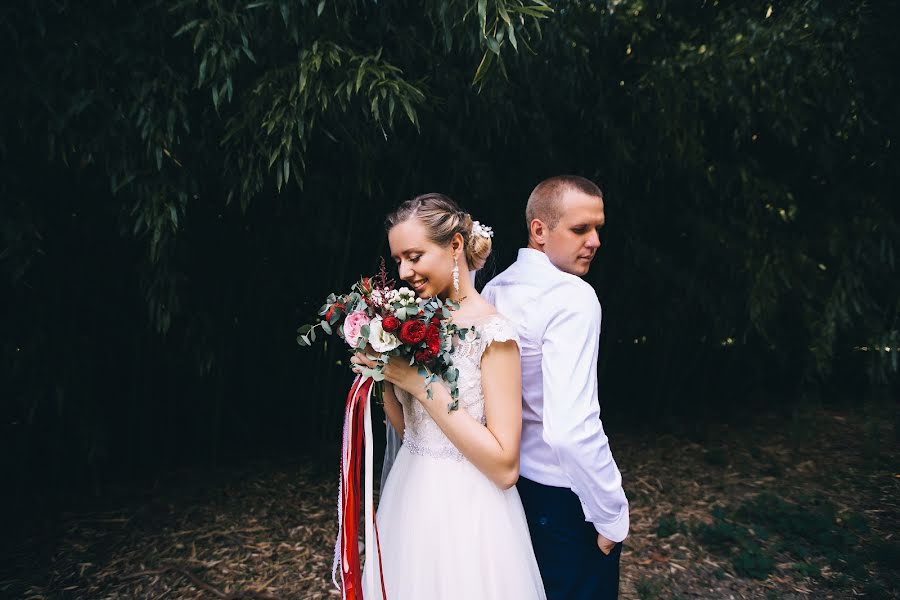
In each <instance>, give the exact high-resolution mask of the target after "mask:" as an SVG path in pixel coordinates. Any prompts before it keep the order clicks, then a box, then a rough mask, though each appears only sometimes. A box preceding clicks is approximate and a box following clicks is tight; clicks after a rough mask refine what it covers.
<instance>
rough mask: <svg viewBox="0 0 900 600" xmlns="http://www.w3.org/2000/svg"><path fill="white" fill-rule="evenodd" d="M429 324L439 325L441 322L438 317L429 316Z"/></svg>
mask: <svg viewBox="0 0 900 600" xmlns="http://www.w3.org/2000/svg"><path fill="white" fill-rule="evenodd" d="M431 324H432V325H440V324H441V319H440V317H431Z"/></svg>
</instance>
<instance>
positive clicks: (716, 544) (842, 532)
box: [660, 493, 900, 579]
mask: <svg viewBox="0 0 900 600" xmlns="http://www.w3.org/2000/svg"><path fill="white" fill-rule="evenodd" d="M712 515H713V522H712V523H701V524H699V525H697V526H695V527H694V528H693V533H694V535H695V536H696V538H697V540H698V541H699V542H700V543H701V544H703V545H704V546H706V547H707V548H709V549H710V550H711V551H712V552H715V553H717V554H719V555H721V556H726V557H728V558H730V559H731V566H732V567H733V569H734V572H735V573H736V574H738V575H740V576H741V577H749V578H752V579H765V578H766V577H768V576H769V574H771V573H772V572H773V571H774V570H775V563H776V561H775V555H776V554H780V553H784V554H788V555H790V556H791V557H793V558H794V560H795V561H796V563H795V564H794V569H795V570H796V571H797V572H798V573H800V574H801V575H803V576H806V577H810V578H818V577H820V576H821V567H820V566H818V565H821V563H822V559H824V560H825V561H827V562H828V564H830V565H831V567H832V569H833V570H835V571H837V572H840V573H845V574H847V575H849V576H850V577H853V578H856V579H864V578H865V577H866V575H867V573H866V569H865V563H866V559H867V557H868V560H879V561H883V562H884V563H885V568H886V569H892V568H895V565H896V563H897V561H898V554H900V552H898V548H897V545H896V544H893V545H891V544H884V545H883V546H882V547H878V548H877V549H876V550H875V552H877V554H878V556H879V557H880V558H877V559H876V558H875V554H874V553H873V552H872V551H869V552H867V553H863V552H857V551H855V548H856V546H857V545H858V543H859V536H858V535H857V532H864V531H867V530H868V524H867V523H866V520H865V518H863V517H862V515H859V514H856V513H848V514H845V515H843V516H842V518H839V517H838V515H837V514H836V511H835V509H834V506H833V505H832V504H831V503H830V502H827V501H825V500H822V499H819V498H811V497H806V498H801V499H800V501H799V502H796V503H795V502H788V501H787V500H785V499H783V498H780V497H778V496H776V495H774V494H771V493H763V494H760V495H758V496H756V497H755V498H752V499H750V500H747V501H745V502H743V503H741V504H740V505H739V506H737V507H736V508H733V509H727V508H725V507H721V506H719V507H716V508H714V509H713V511H712ZM662 524H663V520H661V521H660V526H662ZM670 525H671V524H670V523H668V522H667V526H670Z"/></svg>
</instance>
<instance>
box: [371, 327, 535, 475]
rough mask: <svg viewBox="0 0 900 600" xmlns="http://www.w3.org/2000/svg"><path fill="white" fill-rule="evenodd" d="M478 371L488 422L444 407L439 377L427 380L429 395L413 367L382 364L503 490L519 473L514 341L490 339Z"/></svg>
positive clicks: (518, 399) (443, 388) (390, 377)
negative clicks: (429, 384)
mask: <svg viewBox="0 0 900 600" xmlns="http://www.w3.org/2000/svg"><path fill="white" fill-rule="evenodd" d="M481 372H482V378H481V386H482V389H483V391H484V409H485V417H486V420H487V427H485V426H484V425H482V424H481V423H479V422H478V421H476V420H475V419H474V418H472V416H471V415H470V414H469V413H467V412H466V411H464V410H455V411H452V412H448V411H447V404H448V403H449V402H450V401H451V398H450V390H448V389H447V386H446V384H445V383H444V382H443V381H438V382H435V383H433V384H432V388H431V389H432V397H431V399H430V400H429V399H428V398H427V395H426V391H425V384H424V380H423V378H422V376H421V375H419V374H418V372H417V371H416V368H415V367H410V366H409V365H408V364H406V363H405V362H404V361H400V360H397V361H393V360H392V361H391V362H390V363H388V365H387V366H386V367H385V369H384V375H385V379H387V380H388V381H391V382H392V383H394V385H397V386H398V387H400V388H402V389H404V390H406V391H408V392H409V393H411V394H412V395H413V396H415V397H416V399H417V400H418V401H419V402H421V403H422V406H423V407H425V410H426V411H428V414H429V415H431V418H432V419H434V421H435V422H436V423H437V424H438V426H439V427H440V428H441V430H442V431H443V432H444V434H445V435H446V436H447V438H448V439H449V440H450V441H451V442H453V445H454V446H456V447H457V449H459V451H460V452H462V454H463V456H465V457H466V458H467V459H469V462H471V463H472V464H473V465H475V467H476V468H478V470H479V471H481V472H482V473H484V474H485V475H487V477H488V478H489V479H490V480H491V481H493V482H494V483H495V484H496V485H497V487H499V488H501V489H508V488H511V487H512V486H514V485H515V484H516V481H517V480H518V478H519V444H520V442H521V436H522V389H521V388H522V376H521V365H520V363H519V351H518V348H517V346H516V344H515V342H512V341H508V342H499V341H495V342H493V343H492V344H491V345H490V346H488V347H487V349H486V350H485V351H484V354H483V356H482V359H481Z"/></svg>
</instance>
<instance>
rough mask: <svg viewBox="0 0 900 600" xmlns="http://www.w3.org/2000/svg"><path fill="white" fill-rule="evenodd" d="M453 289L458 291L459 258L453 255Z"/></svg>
mask: <svg viewBox="0 0 900 600" xmlns="http://www.w3.org/2000/svg"><path fill="white" fill-rule="evenodd" d="M453 291H455V292H459V259H458V258H457V257H455V256H454V257H453Z"/></svg>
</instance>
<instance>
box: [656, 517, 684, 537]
mask: <svg viewBox="0 0 900 600" xmlns="http://www.w3.org/2000/svg"><path fill="white" fill-rule="evenodd" d="M679 531H681V524H680V523H679V522H678V519H676V518H675V515H674V514H672V513H669V514H667V515H664V516H662V517H661V518H660V519H659V525H657V527H656V535H657V536H658V537H660V538H667V537H669V536H670V535H674V534H676V533H678V532H679Z"/></svg>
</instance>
